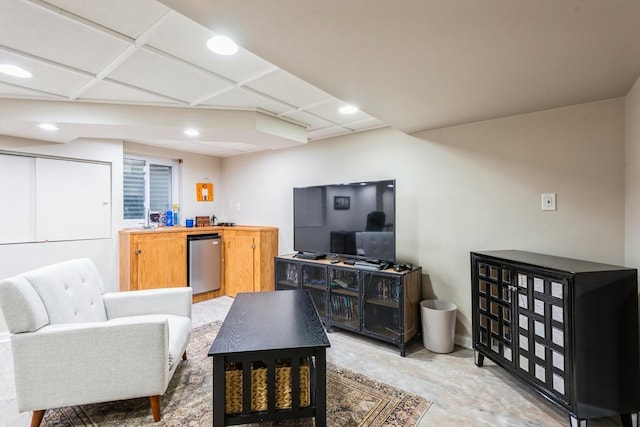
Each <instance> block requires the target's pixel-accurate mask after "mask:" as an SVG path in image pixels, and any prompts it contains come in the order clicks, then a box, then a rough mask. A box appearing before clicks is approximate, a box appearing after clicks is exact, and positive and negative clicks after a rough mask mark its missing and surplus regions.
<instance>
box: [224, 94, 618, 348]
mask: <svg viewBox="0 0 640 427" xmlns="http://www.w3.org/2000/svg"><path fill="white" fill-rule="evenodd" d="M623 165H624V99H623V98H617V99H612V100H607V101H602V102H596V103H590V104H583V105H577V106H572V107H568V108H561V109H555V110H550V111H543V112H537V113H532V114H526V115H520V116H514V117H507V118H503V119H497V120H490V121H485V122H479V123H472V124H467V125H461V126H455V127H450V128H445V129H439V130H434V131H429V132H423V133H420V134H418V135H415V136H408V135H404V134H402V133H400V132H397V131H394V130H393V129H389V128H386V129H381V130H377V131H370V132H365V133H360V134H355V135H350V136H346V137H339V138H333V139H330V140H324V141H320V142H317V143H310V144H308V145H306V146H303V147H296V148H292V149H287V150H279V151H273V152H262V153H255V154H251V155H245V156H239V157H232V158H227V159H224V161H223V170H224V181H225V189H224V193H225V197H224V199H225V200H227V203H226V205H225V209H227V210H228V212H229V214H230V215H233V216H234V219H235V220H236V221H237V222H240V223H248V224H252V223H255V224H265V225H275V226H277V227H279V228H280V253H289V252H292V249H293V248H292V245H293V224H292V217H293V215H292V188H293V187H294V186H305V185H312V184H319V183H340V182H352V181H357V180H373V179H387V178H393V179H396V181H397V216H398V218H397V224H398V234H397V242H396V244H397V255H398V260H399V261H402V262H413V263H414V264H417V265H421V266H422V267H423V273H424V276H423V298H425V299H426V298H434V297H435V298H439V299H445V300H449V301H451V302H453V303H455V304H457V305H458V307H459V314H458V319H459V322H458V329H457V334H458V335H463V336H466V337H468V336H469V335H470V332H469V331H470V327H471V320H470V316H471V302H470V293H471V292H470V268H469V252H470V251H472V250H490V249H510V248H513V249H523V250H531V251H538V252H543V253H548V254H552V255H561V256H567V257H574V258H583V259H588V260H596V261H602V262H608V263H623V262H624V261H625V260H624V171H623ZM543 192H555V193H557V206H558V210H557V211H554V212H549V211H547V212H542V211H541V193H543ZM234 203H240V206H241V208H240V210H233V208H234V206H235V205H234Z"/></svg>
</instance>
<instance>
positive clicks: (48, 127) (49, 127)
mask: <svg viewBox="0 0 640 427" xmlns="http://www.w3.org/2000/svg"><path fill="white" fill-rule="evenodd" d="M38 127H39V128H40V129H44V130H48V131H54V130H58V129H59V128H58V126H56V125H54V124H53V123H40V124H39V125H38Z"/></svg>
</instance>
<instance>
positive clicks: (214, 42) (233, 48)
mask: <svg viewBox="0 0 640 427" xmlns="http://www.w3.org/2000/svg"><path fill="white" fill-rule="evenodd" d="M207 47H208V48H209V50H211V51H212V52H215V53H217V54H218V55H234V54H235V53H236V52H238V45H237V44H235V43H234V42H233V40H231V39H230V38H228V37H225V36H215V37H212V38H210V39H209V40H208V41H207Z"/></svg>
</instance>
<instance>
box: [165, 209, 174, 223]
mask: <svg viewBox="0 0 640 427" xmlns="http://www.w3.org/2000/svg"><path fill="white" fill-rule="evenodd" d="M165 225H166V226H167V227H172V226H173V211H172V210H171V209H167V215H166V216H165Z"/></svg>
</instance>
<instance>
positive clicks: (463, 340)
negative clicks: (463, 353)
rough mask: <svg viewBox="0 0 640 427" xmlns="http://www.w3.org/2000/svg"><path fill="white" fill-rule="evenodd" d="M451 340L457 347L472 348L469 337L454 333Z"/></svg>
mask: <svg viewBox="0 0 640 427" xmlns="http://www.w3.org/2000/svg"><path fill="white" fill-rule="evenodd" d="M453 342H454V344H455V345H457V346H459V347H464V348H473V342H472V341H471V337H467V336H463V335H456V336H455V338H454V340H453Z"/></svg>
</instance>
